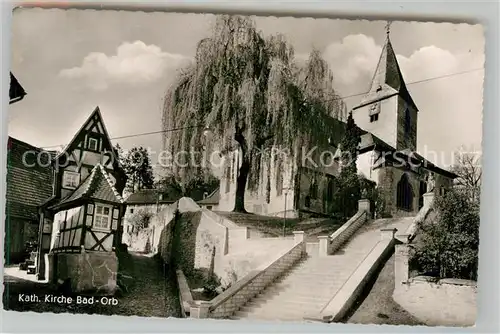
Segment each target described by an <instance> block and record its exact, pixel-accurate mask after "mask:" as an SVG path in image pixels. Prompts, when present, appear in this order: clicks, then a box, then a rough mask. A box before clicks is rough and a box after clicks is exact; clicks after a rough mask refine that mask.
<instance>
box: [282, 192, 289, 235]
mask: <svg viewBox="0 0 500 334" xmlns="http://www.w3.org/2000/svg"><path fill="white" fill-rule="evenodd" d="M288 190H290V188H289V187H288V188H283V191H284V192H285V211H284V212H283V237H285V229H286V197H287V195H288Z"/></svg>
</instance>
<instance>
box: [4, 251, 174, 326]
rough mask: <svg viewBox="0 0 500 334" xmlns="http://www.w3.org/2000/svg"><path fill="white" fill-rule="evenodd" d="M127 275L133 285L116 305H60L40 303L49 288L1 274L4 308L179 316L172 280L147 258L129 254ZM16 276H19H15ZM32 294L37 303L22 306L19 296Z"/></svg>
mask: <svg viewBox="0 0 500 334" xmlns="http://www.w3.org/2000/svg"><path fill="white" fill-rule="evenodd" d="M131 260H132V261H131V263H132V268H131V270H130V273H131V276H133V278H134V284H133V286H132V287H131V289H130V291H128V292H127V293H125V294H124V295H123V296H121V297H117V299H118V305H116V306H113V305H100V304H97V305H92V306H83V305H74V304H73V305H60V304H49V303H45V302H43V296H44V295H45V294H55V295H57V292H55V291H53V290H51V288H50V287H49V285H47V284H40V283H37V282H33V281H31V280H26V279H23V278H22V277H16V276H11V275H4V284H5V292H4V295H3V302H4V307H5V308H6V309H9V310H15V311H34V312H54V313H65V312H69V313H89V314H102V315H124V316H144V317H171V316H173V317H178V316H180V307H179V299H178V294H177V288H176V286H175V282H174V281H169V280H167V279H165V276H164V273H163V268H162V267H161V266H160V265H158V263H157V261H156V260H155V259H153V258H151V257H147V256H142V255H137V254H132V257H131ZM19 276H20V275H19ZM32 293H34V294H36V295H38V296H40V299H41V300H42V301H41V302H39V303H22V302H20V301H19V294H32Z"/></svg>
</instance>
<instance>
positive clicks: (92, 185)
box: [50, 164, 124, 209]
mask: <svg viewBox="0 0 500 334" xmlns="http://www.w3.org/2000/svg"><path fill="white" fill-rule="evenodd" d="M83 198H86V199H94V200H98V201H99V200H100V201H105V202H114V203H124V200H123V198H122V197H121V195H120V194H119V193H118V191H117V190H116V188H115V187H114V185H113V182H112V180H111V178H110V177H109V174H108V173H107V172H106V169H105V168H104V167H103V166H102V165H101V164H97V165H96V166H95V167H94V168H93V169H92V172H91V173H90V175H89V176H88V177H87V178H86V179H85V180H84V181H83V182H82V183H80V185H79V186H78V188H76V189H75V190H74V191H73V192H72V193H71V194H69V195H68V196H66V197H65V198H63V199H61V200H60V201H59V202H58V203H57V204H55V205H53V206H51V207H50V209H55V208H58V207H61V206H63V205H68V204H70V203H72V202H75V201H77V200H80V199H83Z"/></svg>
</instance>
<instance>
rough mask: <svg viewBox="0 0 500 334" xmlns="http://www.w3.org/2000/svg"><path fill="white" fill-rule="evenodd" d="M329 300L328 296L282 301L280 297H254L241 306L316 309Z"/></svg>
mask: <svg viewBox="0 0 500 334" xmlns="http://www.w3.org/2000/svg"><path fill="white" fill-rule="evenodd" d="M329 301H330V299H329V298H323V299H319V298H318V299H313V298H311V299H299V298H294V299H289V300H286V302H283V300H282V299H281V298H262V299H257V298H254V299H252V300H251V301H250V302H248V303H246V304H245V305H244V306H243V307H242V308H247V307H248V308H259V307H260V308H269V307H284V308H297V307H298V308H308V309H317V308H322V307H324V306H325V305H326V303H328V302H329Z"/></svg>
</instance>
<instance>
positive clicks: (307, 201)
mask: <svg viewBox="0 0 500 334" xmlns="http://www.w3.org/2000/svg"><path fill="white" fill-rule="evenodd" d="M304 205H305V207H306V208H309V207H310V206H311V197H309V196H306V198H305V201H304Z"/></svg>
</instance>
